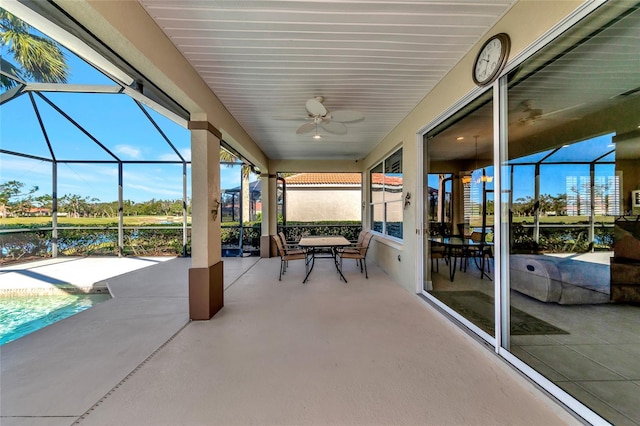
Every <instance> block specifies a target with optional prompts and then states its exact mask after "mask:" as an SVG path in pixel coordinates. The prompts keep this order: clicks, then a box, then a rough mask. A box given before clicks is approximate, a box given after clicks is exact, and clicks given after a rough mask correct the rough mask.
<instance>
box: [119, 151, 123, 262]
mask: <svg viewBox="0 0 640 426" xmlns="http://www.w3.org/2000/svg"><path fill="white" fill-rule="evenodd" d="M123 176H124V171H123V169H122V162H118V257H122V256H123V255H124V200H123V194H122V185H123V179H124V178H123Z"/></svg>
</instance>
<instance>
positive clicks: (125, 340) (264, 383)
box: [0, 258, 580, 426]
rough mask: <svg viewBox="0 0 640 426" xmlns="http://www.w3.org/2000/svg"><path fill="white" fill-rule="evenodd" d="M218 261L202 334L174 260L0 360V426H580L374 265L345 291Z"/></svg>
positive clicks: (267, 262)
mask: <svg viewBox="0 0 640 426" xmlns="http://www.w3.org/2000/svg"><path fill="white" fill-rule="evenodd" d="M223 260H224V266H225V271H224V272H225V287H226V290H225V307H224V308H223V309H222V310H221V311H220V312H219V313H218V314H217V315H216V316H215V317H214V318H213V319H212V320H211V321H203V322H189V321H188V316H187V302H188V300H187V269H188V268H189V266H190V259H180V258H179V259H174V260H170V261H166V262H162V263H158V264H156V265H154V266H150V267H147V268H144V269H140V270H136V271H133V272H129V273H126V274H124V275H120V276H117V277H113V278H107V279H105V280H104V281H106V283H107V285H108V287H109V289H110V290H111V291H112V292H113V294H114V298H113V299H112V300H110V301H108V302H104V303H101V304H99V305H97V306H95V307H94V308H91V309H89V310H87V311H84V312H81V313H80V314H78V315H75V316H73V317H70V318H67V319H65V320H63V321H60V322H59V323H56V324H53V325H52V326H49V327H47V328H46V329H43V330H40V331H38V332H35V333H33V334H31V335H28V336H25V337H23V338H21V339H18V340H16V341H14V342H10V343H8V344H6V345H4V346H2V348H1V352H2V353H1V357H2V358H1V360H2V365H1V368H2V376H1V382H0V396H1V406H0V415H1V417H0V424H2V425H3V426H6V425H18V426H24V425H34V426H39V425H54V426H57V425H70V424H81V425H178V424H179V425H248V424H260V425H292V424H296V425H302V424H314V425H326V424H333V425H356V424H357V425H399V424H410V425H417V424H424V425H471V424H475V425H489V424H491V425H499V424H504V425H552V424H553V425H555V424H580V422H579V421H578V420H576V419H575V418H574V417H572V416H571V415H570V414H569V413H568V412H566V411H565V410H564V409H562V408H561V407H560V406H559V405H557V404H556V403H555V402H554V401H553V400H552V399H551V398H550V397H548V396H547V395H545V394H544V393H543V392H542V391H540V390H539V389H538V388H537V387H536V386H534V385H533V384H531V383H530V382H529V381H527V380H526V379H525V378H523V377H522V376H521V375H520V374H519V373H517V372H516V371H515V370H513V369H512V368H511V367H509V366H508V365H506V364H505V362H503V361H502V360H500V359H499V358H497V357H496V356H495V355H493V354H492V353H491V352H490V350H488V349H487V348H485V347H484V346H483V345H482V344H481V343H479V342H478V341H476V340H475V339H473V338H472V337H471V336H469V335H468V334H466V333H465V332H464V331H462V330H461V329H459V328H458V327H456V326H455V325H454V324H452V323H451V322H449V321H447V320H446V319H445V318H443V317H442V316H441V315H440V314H438V313H437V312H436V311H435V309H434V308H432V307H431V306H430V305H428V304H426V303H425V302H423V301H421V300H420V299H419V298H418V297H416V296H415V295H411V294H409V293H407V292H406V291H405V290H403V289H402V288H400V286H398V285H397V284H395V283H393V282H392V281H391V280H390V279H389V277H388V276H387V275H385V274H384V273H383V272H382V271H381V270H380V269H379V268H377V267H376V266H375V265H369V267H370V268H369V279H368V280H366V279H365V278H364V275H361V274H360V272H359V270H357V269H356V267H355V265H354V264H353V263H351V262H350V263H348V264H345V276H346V277H347V279H348V280H349V282H348V283H347V284H345V283H344V282H341V281H339V280H338V275H337V274H336V271H335V268H334V267H333V265H332V264H331V262H325V261H318V262H316V266H315V269H314V270H313V272H312V274H311V276H310V279H309V282H308V283H307V284H302V283H301V282H302V279H303V278H304V265H303V264H302V263H301V262H291V264H290V266H289V270H288V272H287V274H286V275H285V276H284V277H283V279H282V281H278V268H279V265H280V260H279V259H278V258H273V259H258V258H225V259H223ZM78 262H81V261H78ZM75 267H76V268H79V264H76V265H75ZM76 270H77V271H82V269H76ZM86 273H88V274H90V273H91V271H86Z"/></svg>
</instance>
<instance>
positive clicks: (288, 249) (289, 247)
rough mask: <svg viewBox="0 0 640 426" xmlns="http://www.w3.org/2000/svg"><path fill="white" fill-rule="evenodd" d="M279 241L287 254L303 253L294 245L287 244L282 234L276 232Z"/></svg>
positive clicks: (302, 250)
mask: <svg viewBox="0 0 640 426" xmlns="http://www.w3.org/2000/svg"><path fill="white" fill-rule="evenodd" d="M278 235H279V236H280V241H282V247H283V248H284V251H285V252H286V253H287V254H296V253H305V251H304V249H302V248H300V247H298V246H297V245H296V244H289V243H288V242H287V238H286V237H285V236H284V232H282V231H280V232H278Z"/></svg>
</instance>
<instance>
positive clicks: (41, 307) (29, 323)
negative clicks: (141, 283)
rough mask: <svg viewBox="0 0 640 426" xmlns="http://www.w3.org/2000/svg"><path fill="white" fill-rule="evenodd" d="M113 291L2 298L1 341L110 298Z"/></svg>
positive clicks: (9, 339) (14, 338)
mask: <svg viewBox="0 0 640 426" xmlns="http://www.w3.org/2000/svg"><path fill="white" fill-rule="evenodd" d="M110 298H111V296H110V295H109V294H65V295H55V296H49V295H47V296H16V297H3V298H0V345H4V344H5V343H8V342H11V341H13V340H16V339H18V338H20V337H22V336H25V335H27V334H29V333H33V332H34V331H36V330H39V329H41V328H43V327H46V326H48V325H50V324H53V323H54V322H56V321H60V320H62V319H65V318H68V317H70V316H72V315H75V314H77V313H78V312H82V311H84V310H86V309H89V308H90V307H92V306H94V305H96V304H98V303H100V302H104V301H105V300H109V299H110Z"/></svg>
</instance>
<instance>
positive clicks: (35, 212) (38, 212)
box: [26, 207, 51, 217]
mask: <svg viewBox="0 0 640 426" xmlns="http://www.w3.org/2000/svg"><path fill="white" fill-rule="evenodd" d="M26 216H30V217H35V216H51V209H47V208H44V207H31V208H30V209H29V211H27V214H26Z"/></svg>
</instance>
